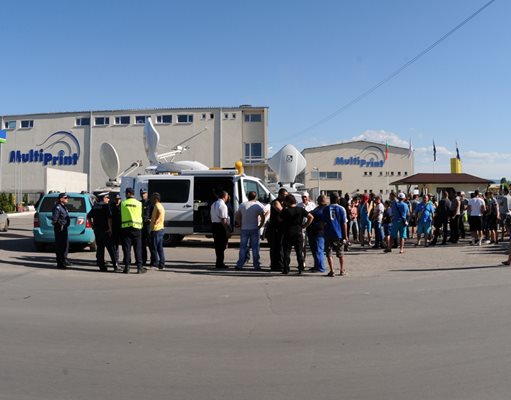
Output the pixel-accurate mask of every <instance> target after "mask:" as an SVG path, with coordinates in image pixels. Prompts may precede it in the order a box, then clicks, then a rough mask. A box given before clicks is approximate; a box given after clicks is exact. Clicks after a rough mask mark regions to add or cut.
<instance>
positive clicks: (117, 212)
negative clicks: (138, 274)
mask: <svg viewBox="0 0 511 400" xmlns="http://www.w3.org/2000/svg"><path fill="white" fill-rule="evenodd" d="M110 197H111V200H110V203H109V204H108V206H109V207H110V214H111V215H112V234H111V235H110V243H111V246H112V250H113V252H114V254H115V259H116V260H117V264H119V245H120V244H121V195H120V193H114V192H110ZM123 264H124V263H123Z"/></svg>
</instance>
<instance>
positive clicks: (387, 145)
mask: <svg viewBox="0 0 511 400" xmlns="http://www.w3.org/2000/svg"><path fill="white" fill-rule="evenodd" d="M388 159H389V144H388V143H387V142H385V161H387V160H388Z"/></svg>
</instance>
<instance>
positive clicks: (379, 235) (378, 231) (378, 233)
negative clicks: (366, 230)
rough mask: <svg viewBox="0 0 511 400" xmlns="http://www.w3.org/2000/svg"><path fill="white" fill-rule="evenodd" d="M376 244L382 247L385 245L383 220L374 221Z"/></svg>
mask: <svg viewBox="0 0 511 400" xmlns="http://www.w3.org/2000/svg"><path fill="white" fill-rule="evenodd" d="M373 226H374V233H375V235H374V245H375V246H376V247H380V246H381V245H383V227H382V225H381V222H374V225H373Z"/></svg>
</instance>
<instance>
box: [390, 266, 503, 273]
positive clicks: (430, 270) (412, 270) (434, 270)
mask: <svg viewBox="0 0 511 400" xmlns="http://www.w3.org/2000/svg"><path fill="white" fill-rule="evenodd" d="M489 268H509V267H508V266H506V265H502V264H499V265H480V266H471V267H448V268H416V269H391V270H390V272H437V271H463V270H473V269H489Z"/></svg>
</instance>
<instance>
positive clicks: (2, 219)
mask: <svg viewBox="0 0 511 400" xmlns="http://www.w3.org/2000/svg"><path fill="white" fill-rule="evenodd" d="M8 230H9V217H8V216H7V213H6V212H4V211H3V210H0V231H2V232H7V231H8Z"/></svg>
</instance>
